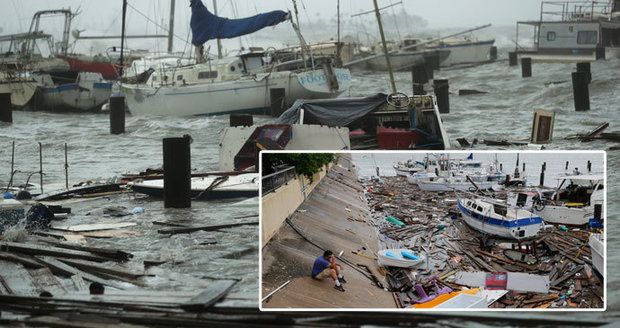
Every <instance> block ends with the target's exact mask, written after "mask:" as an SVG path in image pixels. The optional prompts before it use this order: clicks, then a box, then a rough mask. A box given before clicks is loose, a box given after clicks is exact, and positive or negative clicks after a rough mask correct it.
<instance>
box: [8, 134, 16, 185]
mask: <svg viewBox="0 0 620 328" xmlns="http://www.w3.org/2000/svg"><path fill="white" fill-rule="evenodd" d="M14 170H15V140H13V147H12V149H11V180H10V181H9V187H11V186H12V185H13V172H15V171H14ZM7 191H9V190H8V188H7Z"/></svg>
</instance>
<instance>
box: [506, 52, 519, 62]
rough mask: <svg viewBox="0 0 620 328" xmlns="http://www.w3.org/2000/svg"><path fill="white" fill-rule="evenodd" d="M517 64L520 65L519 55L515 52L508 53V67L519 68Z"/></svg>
mask: <svg viewBox="0 0 620 328" xmlns="http://www.w3.org/2000/svg"><path fill="white" fill-rule="evenodd" d="M517 64H518V60H517V53H516V52H514V51H511V52H509V53H508V65H510V66H517Z"/></svg>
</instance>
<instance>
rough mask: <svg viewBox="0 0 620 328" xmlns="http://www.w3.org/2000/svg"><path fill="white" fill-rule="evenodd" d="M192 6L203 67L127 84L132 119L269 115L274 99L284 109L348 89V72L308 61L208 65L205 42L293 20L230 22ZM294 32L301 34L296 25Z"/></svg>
mask: <svg viewBox="0 0 620 328" xmlns="http://www.w3.org/2000/svg"><path fill="white" fill-rule="evenodd" d="M191 7H192V20H191V26H192V34H193V36H192V43H193V44H194V46H196V47H197V48H198V51H197V53H198V56H197V57H198V58H197V62H198V63H197V64H196V65H192V66H187V67H173V68H169V69H164V70H160V71H155V72H154V73H153V74H152V75H151V76H150V77H149V79H148V80H147V81H146V83H144V84H123V85H122V87H121V88H122V91H123V92H124V93H125V94H126V100H127V107H128V109H129V111H130V112H131V114H132V115H161V116H190V115H215V114H224V113H234V112H264V110H265V109H266V108H269V107H270V106H271V101H272V99H278V100H277V101H279V102H281V103H279V104H280V105H281V104H291V103H292V102H294V101H295V100H297V99H318V98H334V97H337V96H339V95H340V94H342V93H343V92H344V91H346V90H348V89H349V86H350V83H351V74H350V72H349V70H348V69H345V68H336V67H334V66H332V64H331V62H329V61H322V62H321V61H320V60H319V59H318V58H308V57H307V56H303V59H302V61H294V62H293V63H291V62H280V61H278V57H277V53H266V52H251V53H248V54H244V55H240V56H237V57H229V58H223V59H218V60H206V61H205V60H203V59H202V58H201V57H202V45H203V44H204V43H205V42H206V41H208V40H211V39H220V38H233V37H238V36H242V35H245V34H250V33H253V32H255V31H257V30H259V29H262V28H264V27H267V26H273V25H276V24H279V23H281V22H284V21H286V20H289V14H288V13H286V12H283V11H273V12H269V13H264V14H260V15H256V16H253V17H248V18H243V19H226V18H221V17H218V16H215V15H213V14H211V13H210V12H209V11H208V10H207V8H206V7H205V6H204V5H203V4H202V2H201V1H199V0H192V2H191ZM293 27H294V28H295V29H296V30H297V27H296V25H295V24H293ZM297 32H298V31H297ZM298 35H299V36H300V41H301V43H302V46H305V43H304V41H303V38H302V37H301V35H300V34H299V33H298ZM273 92H279V93H281V94H282V97H283V99H282V98H274V97H272V93H273ZM279 107H282V106H279Z"/></svg>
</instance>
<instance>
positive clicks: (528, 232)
mask: <svg viewBox="0 0 620 328" xmlns="http://www.w3.org/2000/svg"><path fill="white" fill-rule="evenodd" d="M457 206H458V208H459V211H460V212H461V214H462V217H463V221H465V223H467V225H469V226H470V227H472V228H474V229H476V230H478V231H480V232H482V233H484V234H488V235H493V236H497V237H501V238H506V239H516V240H524V239H530V238H534V237H536V235H538V232H539V231H540V230H541V229H542V227H543V220H542V219H541V218H540V216H537V215H535V214H534V213H532V212H530V211H526V210H524V209H520V208H517V207H514V206H507V205H505V204H500V203H498V202H495V201H491V200H485V199H481V198H475V197H471V198H460V197H459V199H458V203H457Z"/></svg>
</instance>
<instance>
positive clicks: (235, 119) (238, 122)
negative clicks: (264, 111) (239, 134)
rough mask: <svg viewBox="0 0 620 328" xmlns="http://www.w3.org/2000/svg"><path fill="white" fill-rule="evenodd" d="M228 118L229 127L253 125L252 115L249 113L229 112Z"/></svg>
mask: <svg viewBox="0 0 620 328" xmlns="http://www.w3.org/2000/svg"><path fill="white" fill-rule="evenodd" d="M229 120H230V121H229V123H230V126H231V127H236V126H252V125H254V117H253V116H252V115H250V114H230V117H229Z"/></svg>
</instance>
